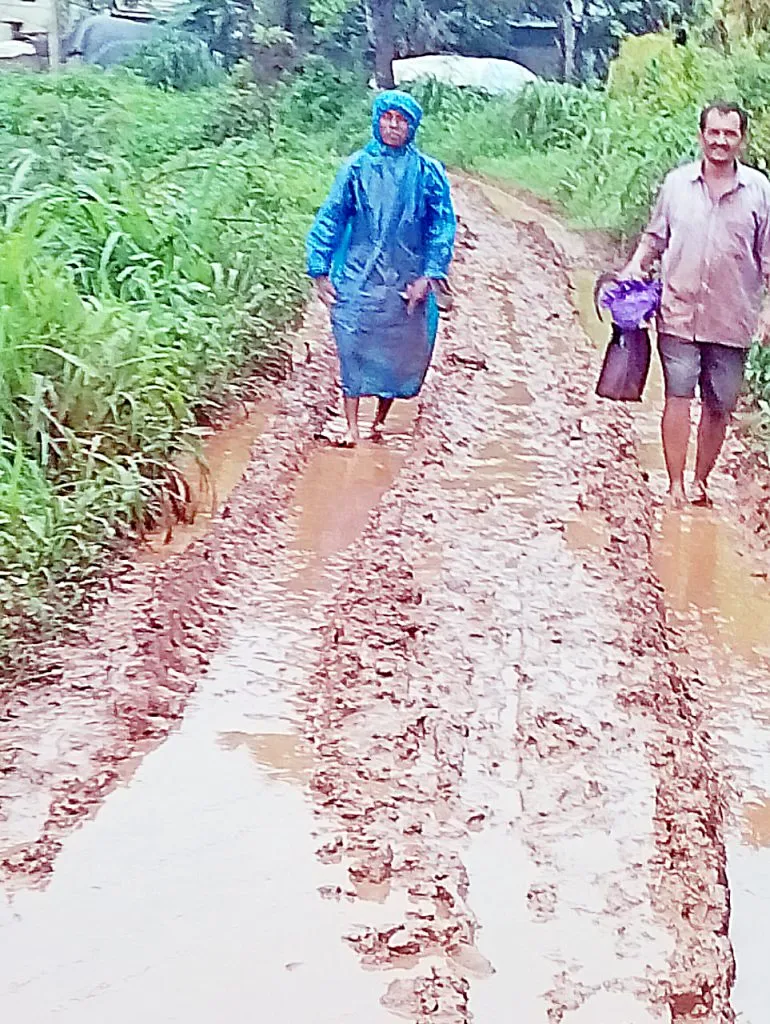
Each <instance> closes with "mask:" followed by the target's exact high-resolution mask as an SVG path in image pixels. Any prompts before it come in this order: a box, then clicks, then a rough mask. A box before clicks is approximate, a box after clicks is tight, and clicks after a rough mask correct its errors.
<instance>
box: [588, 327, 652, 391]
mask: <svg viewBox="0 0 770 1024" xmlns="http://www.w3.org/2000/svg"><path fill="white" fill-rule="evenodd" d="M651 352H652V346H651V345H650V332H649V331H648V330H647V328H646V327H634V328H632V329H631V330H621V328H620V327H618V326H617V325H616V324H613V325H612V337H611V339H610V343H609V345H608V346H607V351H606V352H605V353H604V362H603V364H602V371H601V373H600V374H599V381H598V383H597V385H596V394H597V395H599V396H600V397H601V398H611V399H612V400H613V401H615V402H641V400H642V395H643V394H644V387H645V385H646V383H647V375H648V374H649V372H650V356H651Z"/></svg>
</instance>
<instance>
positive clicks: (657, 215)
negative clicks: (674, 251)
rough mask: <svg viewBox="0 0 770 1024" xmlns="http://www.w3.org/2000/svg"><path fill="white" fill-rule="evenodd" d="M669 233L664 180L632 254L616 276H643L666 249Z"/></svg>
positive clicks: (627, 278) (626, 277)
mask: <svg viewBox="0 0 770 1024" xmlns="http://www.w3.org/2000/svg"><path fill="white" fill-rule="evenodd" d="M670 233H671V232H670V228H669V222H668V210H667V203H666V183H665V182H664V183H663V186H662V187H661V189H660V192H659V193H658V198H657V200H656V202H655V206H654V207H653V211H652V216H651V217H650V222H649V224H648V225H647V227H646V228H645V230H644V232H643V233H642V237H641V238H640V239H639V243H638V244H637V246H636V249H635V251H634V254H633V256H632V257H631V259H630V260H629V261H628V263H627V264H626V265H625V267H624V268H623V269H622V270H621V272H620V273H619V274H618V277H619V278H620V279H621V280H622V279H626V280H629V279H632V278H640V277H644V276H645V275H646V274H647V273H648V272H649V270H650V268H651V267H652V265H653V264H654V263H655V261H656V260H658V259H660V257H661V256H662V255H663V253H664V252H665V251H666V246H667V245H668V239H669V236H670Z"/></svg>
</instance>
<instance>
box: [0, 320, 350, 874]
mask: <svg viewBox="0 0 770 1024" xmlns="http://www.w3.org/2000/svg"><path fill="white" fill-rule="evenodd" d="M323 333H324V327H323V318H322V316H321V313H320V311H319V310H312V311H310V312H309V314H308V316H307V317H306V318H305V322H304V324H303V326H302V327H301V329H300V330H299V332H298V333H297V335H296V337H295V339H294V348H295V355H296V356H297V357H298V361H299V365H297V366H296V367H295V369H294V372H293V374H292V376H291V378H290V379H289V380H288V381H287V382H285V383H284V384H283V385H282V386H281V388H280V396H279V400H278V402H277V407H276V411H275V414H274V416H273V417H272V418H271V423H270V426H269V428H268V429H266V430H265V431H264V433H263V434H262V436H261V437H260V438H259V439H258V440H257V441H256V443H255V445H254V446H253V449H252V453H251V459H250V463H249V467H248V470H247V472H246V474H245V477H244V479H243V481H242V482H241V484H240V485H239V486H238V487H237V489H236V491H235V492H234V494H233V495H232V496H231V499H230V501H228V503H227V504H226V505H225V507H224V508H223V509H221V510H220V512H219V513H218V516H217V518H216V519H215V520H214V522H213V523H212V527H211V530H210V531H209V533H208V534H207V535H206V536H205V537H204V538H202V539H201V540H199V541H197V542H195V543H194V544H192V545H191V546H190V548H188V550H186V551H185V552H184V553H183V554H182V555H180V556H177V557H173V558H171V559H169V560H168V561H166V562H164V563H163V564H161V565H148V564H130V563H126V564H124V565H122V566H121V567H120V569H119V571H116V572H115V573H113V574H111V575H108V576H107V577H106V579H105V581H104V583H103V584H102V586H101V592H98V593H96V594H95V595H94V596H93V599H92V603H93V606H94V609H95V611H94V613H93V614H92V615H90V616H89V618H88V619H87V621H86V624H85V626H84V627H83V628H81V629H74V630H73V635H72V636H71V637H68V638H65V639H63V640H60V641H59V642H55V641H53V640H52V641H51V642H50V643H49V644H48V645H47V646H46V648H45V650H44V651H43V652H42V655H41V656H40V658H39V659H38V662H37V664H36V665H35V670H34V676H33V679H32V680H31V681H30V682H28V684H27V685H24V686H22V685H17V686H15V687H14V689H13V690H12V691H11V692H10V693H9V694H8V695H7V697H6V699H5V700H4V701H3V703H2V706H0V724H1V725H2V741H1V743H2V747H1V748H0V753H1V754H2V771H1V772H0V823H2V838H1V839H0V877H4V878H5V879H6V880H7V881H8V882H9V883H12V882H13V879H14V878H15V879H17V880H18V881H19V882H20V883H21V884H27V883H28V882H33V883H35V882H39V881H40V880H42V879H44V878H45V877H46V876H47V875H49V874H50V873H51V871H52V870H53V865H54V862H55V859H56V856H57V854H58V853H59V851H60V849H61V846H62V841H63V839H64V837H65V836H66V834H67V833H68V832H69V831H70V830H71V829H72V828H73V827H74V826H76V825H77V824H78V823H79V822H81V821H82V820H83V819H85V818H86V817H88V816H89V815H90V814H92V812H93V811H94V809H95V808H96V807H97V806H98V804H99V803H100V802H101V801H102V800H103V799H104V798H105V797H106V796H107V794H109V793H110V792H111V791H112V790H113V789H114V788H115V786H116V785H118V784H119V783H120V781H121V777H122V767H121V766H122V765H123V764H124V762H126V761H127V760H128V759H129V758H130V757H131V756H132V755H134V754H135V752H136V751H137V749H141V750H142V751H143V752H145V753H146V752H147V751H149V750H150V749H152V748H153V747H154V746H156V745H157V744H158V743H160V742H162V741H163V740H164V739H165V738H166V737H167V736H168V734H169V732H170V731H171V730H172V729H173V728H174V726H175V725H176V724H178V723H179V721H180V720H181V718H182V715H183V714H184V709H185V706H186V704H187V701H188V698H189V695H190V694H191V692H192V691H193V690H194V689H195V686H196V684H197V682H198V680H199V678H200V675H201V673H202V672H203V671H204V670H205V668H206V666H207V665H208V663H209V661H210V659H211V656H212V654H213V652H214V651H216V649H217V647H218V646H219V645H220V644H222V643H223V642H225V640H226V639H227V638H228V637H229V636H231V635H232V634H233V632H234V631H235V630H237V625H238V616H239V615H240V616H241V617H244V616H247V615H248V614H250V613H251V614H257V611H256V609H255V608H254V605H253V604H252V603H250V600H249V595H250V586H251V584H252V583H253V582H254V581H255V580H256V581H259V580H262V579H264V578H265V577H266V576H269V575H270V573H271V571H272V568H273V563H274V554H275V548H276V544H277V543H278V537H279V536H280V535H281V534H282V533H287V532H289V531H290V529H291V527H290V526H288V525H287V517H288V513H287V509H288V507H289V504H290V501H291V496H292V494H293V490H294V485H295V478H296V475H297V473H298V471H299V470H300V468H301V466H302V465H303V463H304V461H305V460H306V459H307V457H308V455H309V453H310V451H311V450H312V438H313V435H314V433H316V432H317V431H318V430H320V428H321V426H322V425H323V423H324V422H325V421H326V419H327V418H328V411H329V410H328V407H329V403H330V400H331V398H330V396H331V395H332V394H333V381H334V372H335V367H334V360H333V357H332V353H331V350H330V349H329V348H328V347H326V348H325V349H321V348H320V347H316V345H315V339H316V338H318V337H319V335H320V336H322V335H323ZM311 349H312V359H311ZM303 360H304V362H303Z"/></svg>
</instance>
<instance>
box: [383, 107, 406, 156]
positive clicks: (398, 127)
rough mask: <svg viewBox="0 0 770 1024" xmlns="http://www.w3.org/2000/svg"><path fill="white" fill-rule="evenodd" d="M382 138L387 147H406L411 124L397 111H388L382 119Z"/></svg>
mask: <svg viewBox="0 0 770 1024" xmlns="http://www.w3.org/2000/svg"><path fill="white" fill-rule="evenodd" d="M380 138H381V139H382V141H383V142H384V143H385V145H386V146H394V147H395V148H396V149H398V148H400V147H401V146H405V145H406V143H407V140H408V138H409V122H408V121H407V119H406V118H405V117H404V115H403V114H399V112H398V111H397V110H386V111H385V113H384V114H383V115H382V117H381V118H380Z"/></svg>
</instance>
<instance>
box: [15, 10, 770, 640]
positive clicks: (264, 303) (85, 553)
mask: <svg viewBox="0 0 770 1024" xmlns="http://www.w3.org/2000/svg"><path fill="white" fill-rule="evenodd" d="M222 2H225V3H226V2H227V0H222ZM343 8H344V9H343ZM233 9H234V10H235V8H233ZM356 9H357V8H354V7H351V6H350V5H349V4H347V5H346V4H342V6H340V8H339V11H338V10H337V7H336V6H335V5H334V4H329V5H328V6H324V5H320V6H319V7H318V8H317V9H316V8H315V7H314V8H312V10H311V11H310V14H308V19H311V15H312V18H315V19H316V20H315V21H313V22H312V27H313V31H314V32H315V33H316V36H318V35H319V34H320V35H323V36H324V37H325V38H326V39H327V40H328V39H331V38H332V37H334V38H333V39H332V43H333V45H331V44H330V48H331V51H333V50H334V47H335V46H336V47H337V49H339V48H340V47H341V46H342V45H343V44H345V41H346V40H347V42H348V43H349V42H350V40H354V39H358V38H359V37H360V34H361V32H362V31H365V28H362V22H361V20H360V19H359V18H358V17H357V16H356V15H355V10H356ZM189 10H190V11H192V13H191V14H189V16H188V17H187V20H186V21H185V23H184V24H183V25H182V26H180V27H177V28H173V27H169V29H168V31H167V32H165V33H163V34H161V35H159V36H158V37H157V38H156V39H155V40H154V41H153V42H152V43H150V44H148V45H147V46H146V47H145V48H144V49H143V50H142V51H140V52H139V53H138V54H136V55H135V56H134V58H133V59H132V60H131V61H130V66H129V67H126V68H118V69H116V70H114V71H110V72H109V73H103V72H101V71H98V70H93V69H92V70H88V69H80V70H67V71H64V72H62V73H60V74H58V75H56V76H45V75H35V74H15V75H8V76H4V77H2V78H0V108H1V109H2V110H3V111H4V115H3V119H2V123H1V124H0V560H1V561H2V565H3V570H2V573H0V658H2V657H4V654H5V653H6V652H7V651H8V650H9V649H10V647H11V646H12V645H13V644H14V643H15V642H17V641H18V640H19V638H20V637H25V636H29V635H31V634H32V633H34V632H35V631H37V630H38V628H39V627H40V626H50V625H51V623H52V621H54V620H53V618H52V616H55V615H57V614H60V613H62V612H66V611H67V610H68V609H71V608H72V607H73V606H74V605H76V604H77V603H78V601H79V600H80V598H81V595H82V587H83V583H84V582H85V581H87V580H88V578H89V576H91V575H93V574H94V573H96V572H97V571H98V569H99V566H100V562H101V556H102V555H103V554H104V553H105V552H106V551H109V550H111V549H114V548H115V547H119V546H121V545H124V544H125V542H126V540H130V539H131V538H133V537H135V536H137V534H139V535H140V534H141V533H142V532H143V531H144V530H146V529H148V528H149V527H151V526H152V525H153V523H155V522H157V521H158V520H159V519H160V518H161V517H163V516H165V515H166V514H167V513H168V509H169V507H170V508H171V510H172V512H176V513H177V514H183V513H184V506H185V482H184V480H183V479H182V478H181V476H180V473H179V471H178V469H176V468H175V467H176V466H177V465H178V464H179V462H180V456H181V455H182V454H186V455H189V454H190V453H195V452H197V451H198V450H199V438H200V433H201V428H202V427H205V425H206V424H209V423H211V422H213V421H215V420H216V418H217V416H218V414H219V412H220V411H221V409H222V408H223V407H225V406H227V404H228V402H229V401H231V399H232V396H233V394H235V393H237V392H238V388H239V384H240V383H241V382H242V381H243V380H244V379H246V378H247V377H248V376H249V375H250V374H253V372H254V370H255V369H256V368H258V367H259V365H260V363H261V362H263V361H264V360H265V359H266V358H267V357H270V356H271V355H272V354H273V353H274V352H275V351H276V346H279V345H280V336H281V332H282V330H283V329H284V328H286V327H287V326H288V325H290V324H291V323H292V322H294V321H295V319H296V317H297V315H298V313H299V311H300V310H301V307H302V305H303V302H304V300H305V296H306V294H307V289H306V283H305V280H304V274H303V264H304V259H303V256H304V246H303V241H304V235H305V232H306V229H307V227H308V225H309V223H310V221H311V218H312V216H313V213H314V211H315V209H316V208H317V206H318V204H319V202H320V200H321V199H322V197H323V195H324V194H325V191H326V189H327V188H328V185H329V182H330V180H331V177H332V175H333V173H334V171H335V169H336V167H337V166H338V163H339V160H340V158H341V157H342V156H344V155H345V154H347V153H349V152H350V151H351V150H352V149H354V148H356V147H357V146H358V145H360V144H361V143H362V142H363V141H364V140H365V139H366V138H367V136H368V132H369V102H370V96H369V91H368V88H367V85H366V80H367V77H368V74H367V73H365V72H364V71H363V70H362V69H360V68H359V69H356V68H354V67H348V68H346V66H345V62H344V60H335V62H334V63H332V62H331V61H330V60H329V59H328V58H327V57H324V56H321V55H319V54H318V53H315V54H314V53H310V52H307V50H306V51H305V52H302V53H298V52H297V49H296V47H295V45H294V42H293V41H292V38H291V36H290V34H289V33H287V32H286V31H285V30H284V29H280V28H271V27H269V26H268V27H266V28H265V27H262V28H260V29H259V31H257V30H256V29H254V28H253V26H252V29H251V30H250V31H249V33H248V34H247V35H244V34H243V32H242V31H241V25H240V22H238V21H237V20H232V19H231V21H232V24H231V23H230V22H226V23H225V22H223V23H222V24H227V25H229V26H230V27H229V29H228V33H229V34H227V33H225V32H224V29H223V28H222V25H221V24H220V22H219V21H215V22H210V21H206V18H207V17H208V15H207V13H206V12H207V11H208V7H207V6H206V5H204V4H203V3H202V2H201V3H199V4H197V5H196V4H195V3H193V4H192V7H190V8H189ZM237 10H238V11H241V8H240V7H238V8H237ZM312 11H315V12H316V13H315V14H313V13H312ZM335 12H337V13H336V14H335ZM335 18H336V19H337V21H336V22H335V20H334V19H335ZM324 19H325V20H324ZM311 20H312V19H311ZM306 24H307V25H309V24H310V21H309V20H307V19H306ZM436 24H437V22H436ZM458 24H459V22H458ZM478 24H479V25H483V19H482V21H480V22H479V23H478ZM335 26H336V27H335ZM465 30H467V31H470V29H469V28H468V26H466V29H465ZM447 31H449V30H448V29H447ZM453 31H454V30H453ZM207 33H208V34H207ZM335 33H336V35H335ZM324 34H325V35H324ZM209 37H210V38H209ZM458 38H459V37H458ZM603 38H604V37H603ZM202 39H203V40H205V43H202V42H201V40H202ZM223 39H224V40H225V42H226V43H227V45H225V43H223V42H222V40H223ZM234 40H236V41H237V40H240V42H238V44H237V46H236V45H235V43H234V42H233V41H234ZM243 40H247V41H248V47H247V48H246V49H245V50H244V43H243ZM651 40H652V41H651ZM230 44H232V46H231V45H230ZM501 45H502V43H501ZM602 45H604V43H603V44H602ZM615 49H616V47H615ZM596 52H599V51H598V50H597V51H596ZM601 52H602V53H604V54H605V57H603V58H602V59H603V60H605V58H607V59H609V56H611V55H612V52H614V51H613V50H612V47H610V44H609V43H608V44H607V47H605V50H602V51H601ZM271 61H273V63H274V65H275V67H277V68H278V70H277V72H276V71H275V67H274V73H272V74H271V75H269V76H267V77H266V78H265V77H260V73H259V69H260V68H264V67H265V66H267V65H269V64H270V62H271ZM605 64H606V60H605ZM586 66H587V65H586ZM584 77H590V76H584ZM414 91H415V92H416V93H417V94H418V97H419V99H420V100H421V102H422V103H423V106H424V107H425V110H426V114H427V115H428V116H427V118H426V122H425V128H424V131H423V134H422V140H421V144H422V145H423V147H424V148H425V149H426V150H428V151H429V152H432V153H433V154H434V155H436V156H439V157H441V158H442V159H444V160H445V161H446V163H447V164H449V165H450V166H453V167H456V168H462V169H466V170H468V171H471V172H477V173H483V174H486V175H492V176H495V177H497V178H500V179H504V180H507V181H510V182H515V183H516V184H520V185H524V186H526V187H527V188H530V189H532V190H533V191H535V192H536V193H538V194H539V195H541V196H544V197H547V198H549V199H551V200H553V201H555V202H556V203H557V204H559V206H560V207H561V208H562V209H563V210H564V211H565V213H566V214H567V216H568V217H569V218H570V219H571V220H572V221H573V222H574V223H575V224H576V225H582V226H591V227H596V228H601V229H605V230H608V231H611V232H613V233H615V234H618V235H631V234H633V233H634V232H635V231H636V230H637V229H638V228H639V226H640V225H641V223H642V222H643V220H644V217H645V216H646V212H647V209H648V207H649V203H650V200H651V197H652V194H653V191H654V188H655V186H656V184H657V182H658V181H659V180H660V178H661V177H662V175H663V174H664V173H665V171H666V170H667V169H668V168H669V167H671V166H672V165H674V164H676V163H678V162H679V161H681V160H682V159H683V158H686V157H687V156H689V155H690V154H692V153H693V152H694V130H693V129H694V124H695V120H696V116H697V111H698V110H699V108H700V106H701V105H702V103H703V102H704V101H705V100H707V99H711V98H713V97H714V96H725V97H735V98H738V99H741V100H742V101H743V102H744V103H745V104H746V105H747V106H748V107H749V109H750V110H751V112H752V115H753V131H752V139H751V145H750V151H749V158H750V160H751V161H752V162H753V163H755V164H756V165H757V166H760V167H762V168H764V167H765V166H766V165H767V161H768V159H770V64H769V63H768V62H767V61H766V59H765V51H764V49H763V48H762V45H760V43H758V41H757V40H756V39H754V38H752V39H743V40H741V41H739V42H738V44H737V45H735V46H733V47H732V48H731V49H730V50H729V52H728V51H727V50H726V49H725V48H724V46H717V45H715V44H714V41H713V40H708V39H706V38H705V37H704V38H703V39H702V40H701V42H699V43H698V42H690V43H688V44H687V45H685V46H677V45H675V44H674V42H673V36H670V35H666V34H663V35H658V36H655V37H649V36H647V37H643V38H640V39H635V38H631V39H629V40H628V42H627V43H625V44H624V46H623V49H622V51H621V56H620V59H619V60H617V61H616V62H615V63H614V64H613V65H612V66H611V67H610V73H609V78H608V81H607V82H606V83H605V82H603V83H598V82H593V84H582V85H576V84H557V83H541V84H538V85H536V86H531V87H527V89H526V90H524V92H522V93H521V94H520V95H519V96H518V97H516V98H514V99H500V98H490V97H488V96H485V95H484V94H482V93H479V92H474V91H469V90H458V89H453V88H448V87H444V86H440V85H438V84H436V83H427V84H423V85H420V86H416V87H415V90H414ZM749 380H750V384H751V388H752V391H753V394H754V396H755V399H756V402H757V407H758V409H759V410H760V412H761V413H762V415H763V416H764V417H765V420H766V421H770V359H769V358H768V355H767V353H766V352H762V353H760V352H759V351H756V352H754V353H752V357H751V361H750V365H749Z"/></svg>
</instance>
